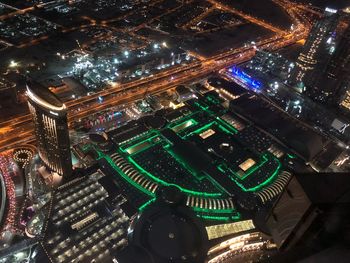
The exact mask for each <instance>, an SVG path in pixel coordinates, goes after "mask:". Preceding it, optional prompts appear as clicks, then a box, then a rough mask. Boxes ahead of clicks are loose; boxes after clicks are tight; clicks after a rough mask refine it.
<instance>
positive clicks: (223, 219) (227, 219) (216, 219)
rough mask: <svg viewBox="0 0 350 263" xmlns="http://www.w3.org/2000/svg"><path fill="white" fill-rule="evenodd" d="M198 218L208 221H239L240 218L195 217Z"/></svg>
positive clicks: (238, 216)
mask: <svg viewBox="0 0 350 263" xmlns="http://www.w3.org/2000/svg"><path fill="white" fill-rule="evenodd" d="M197 216H198V217H200V218H203V219H205V220H210V221H237V220H240V219H241V216H240V215H239V214H238V215H237V216H208V215H197Z"/></svg>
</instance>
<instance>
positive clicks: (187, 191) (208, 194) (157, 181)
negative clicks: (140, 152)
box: [127, 156, 222, 197]
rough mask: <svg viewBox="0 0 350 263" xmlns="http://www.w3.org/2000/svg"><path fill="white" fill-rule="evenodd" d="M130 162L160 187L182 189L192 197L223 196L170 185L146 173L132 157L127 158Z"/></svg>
mask: <svg viewBox="0 0 350 263" xmlns="http://www.w3.org/2000/svg"><path fill="white" fill-rule="evenodd" d="M127 159H128V161H129V162H130V163H131V164H133V165H134V166H135V167H136V168H137V169H138V170H139V172H141V173H143V174H145V175H147V176H148V177H149V178H151V179H152V180H153V181H155V182H156V183H158V184H160V185H164V186H176V187H178V188H179V189H180V191H181V192H183V193H186V194H189V195H192V196H201V197H221V196H222V194H221V193H206V192H197V191H192V190H189V189H186V188H183V187H181V186H179V185H176V184H172V183H168V182H165V181H164V180H162V179H160V178H158V177H156V176H154V175H153V174H151V173H149V172H148V171H146V170H145V169H143V168H142V167H141V166H140V165H139V164H138V163H137V162H135V161H134V160H133V159H132V157H131V156H128V157H127Z"/></svg>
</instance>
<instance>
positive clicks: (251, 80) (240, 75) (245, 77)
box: [230, 66, 262, 89]
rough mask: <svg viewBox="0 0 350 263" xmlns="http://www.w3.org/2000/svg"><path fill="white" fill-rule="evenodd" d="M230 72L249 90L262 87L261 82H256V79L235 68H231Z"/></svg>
mask: <svg viewBox="0 0 350 263" xmlns="http://www.w3.org/2000/svg"><path fill="white" fill-rule="evenodd" d="M230 72H232V74H233V76H234V77H236V78H238V79H239V80H240V81H242V82H244V83H245V84H247V85H248V86H249V87H250V88H254V89H260V88H261V86H262V84H261V82H259V81H257V80H256V79H254V78H253V77H251V76H250V75H248V74H247V73H245V72H244V71H242V70H241V69H240V68H238V67H236V66H234V67H233V68H231V69H230Z"/></svg>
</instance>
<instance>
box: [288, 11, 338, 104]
mask: <svg viewBox="0 0 350 263" xmlns="http://www.w3.org/2000/svg"><path fill="white" fill-rule="evenodd" d="M338 18H339V16H338V14H337V11H335V10H331V9H326V11H325V14H324V17H323V18H322V19H321V20H320V21H318V22H317V23H316V24H315V25H314V26H313V28H312V29H311V31H310V34H309V37H308V39H307V40H306V43H305V45H304V47H303V50H302V52H301V53H300V55H299V57H298V60H297V62H296V67H295V68H294V70H293V72H292V74H291V77H290V79H289V81H290V82H291V83H292V84H301V85H303V86H305V87H306V91H307V93H308V94H309V95H310V96H311V97H314V98H316V99H318V98H317V97H318V93H319V91H318V88H317V87H316V86H315V85H316V83H317V81H318V77H319V76H320V74H322V72H324V70H325V67H326V65H327V64H328V62H329V59H330V57H331V55H332V53H333V52H334V45H335V44H334V38H335V30H336V28H337V25H338Z"/></svg>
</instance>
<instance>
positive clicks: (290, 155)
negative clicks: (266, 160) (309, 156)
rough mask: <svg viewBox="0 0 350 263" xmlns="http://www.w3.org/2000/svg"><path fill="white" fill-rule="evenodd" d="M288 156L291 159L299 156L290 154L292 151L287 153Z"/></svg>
mask: <svg viewBox="0 0 350 263" xmlns="http://www.w3.org/2000/svg"><path fill="white" fill-rule="evenodd" d="M287 156H288V158H290V159H295V158H297V157H296V156H295V155H293V154H290V153H287Z"/></svg>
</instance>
